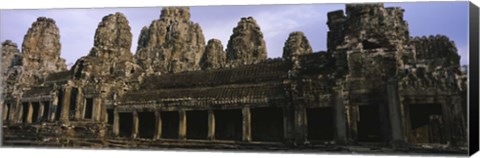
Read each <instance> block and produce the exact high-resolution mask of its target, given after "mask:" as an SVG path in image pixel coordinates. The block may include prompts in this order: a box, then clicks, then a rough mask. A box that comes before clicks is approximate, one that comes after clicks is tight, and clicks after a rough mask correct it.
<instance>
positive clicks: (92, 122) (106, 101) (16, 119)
mask: <svg viewBox="0 0 480 158" xmlns="http://www.w3.org/2000/svg"><path fill="white" fill-rule="evenodd" d="M403 13H404V10H403V9H401V8H397V7H391V8H385V7H384V6H383V4H347V5H346V8H345V11H344V10H338V11H332V12H329V13H328V15H326V16H327V17H328V22H327V25H328V28H329V31H328V41H327V47H328V49H327V50H326V51H319V52H313V51H312V48H311V46H310V43H309V41H308V39H307V38H306V36H305V35H304V34H303V33H302V32H292V33H290V36H289V37H288V39H286V41H285V46H284V48H283V56H282V57H281V58H275V59H271V58H268V57H267V51H266V43H265V41H264V40H263V34H262V32H261V29H260V26H259V25H258V24H257V23H256V21H255V19H254V18H253V17H245V18H241V19H240V21H239V22H238V25H237V26H236V27H235V28H234V29H233V33H232V35H231V36H230V40H229V41H228V43H227V44H226V48H224V47H223V44H222V43H221V42H220V40H218V39H209V40H208V41H206V40H205V38H204V36H203V33H202V29H201V27H200V26H199V24H198V23H195V22H192V21H191V20H190V11H189V8H185V7H167V8H163V9H162V12H161V15H160V18H159V19H156V20H153V21H152V23H151V24H150V25H149V26H145V27H144V28H143V29H142V30H141V34H140V36H139V40H138V47H137V49H136V50H137V51H136V53H132V52H131V51H130V50H131V45H132V33H131V29H130V26H129V22H128V20H127V19H126V17H125V16H124V15H123V14H122V13H115V14H110V15H107V16H105V17H104V18H103V19H101V22H100V23H99V24H98V28H97V30H96V32H95V36H94V45H93V46H92V48H91V50H90V52H89V53H86V55H85V56H84V57H81V58H80V59H78V60H77V61H76V63H75V64H74V65H73V66H72V68H70V69H68V68H67V66H66V64H65V60H64V59H62V58H61V57H60V49H61V43H60V33H59V32H60V29H59V28H58V27H57V26H56V24H55V21H54V20H53V19H50V18H45V17H40V18H38V19H37V21H36V22H34V23H33V24H32V26H31V27H30V29H29V30H28V32H27V34H26V35H25V37H24V41H23V44H22V49H21V51H19V49H18V45H17V44H15V43H13V42H11V41H9V40H7V41H4V42H3V43H2V65H1V66H2V67H1V71H2V77H3V79H2V84H3V85H4V88H3V92H2V95H3V97H2V98H3V99H2V100H1V101H2V102H1V104H2V108H3V109H2V119H3V126H2V130H3V145H6V146H53V147H93V148H172V147H174V148H214V149H261V150H264V149H265V150H268V149H281V150H296V149H306V150H307V149H308V150H318V151H357V150H358V151H360V147H362V146H363V147H365V146H366V147H369V148H367V149H369V150H380V151H382V152H384V151H399V152H417V151H418V152H458V153H466V147H467V146H468V141H467V140H468V139H467V138H468V137H467V121H466V113H467V112H466V111H467V108H466V105H467V103H466V91H467V90H466V87H467V83H468V81H467V78H466V75H465V74H464V73H463V72H462V71H461V70H460V63H459V60H460V56H459V55H458V53H457V49H456V46H455V44H454V43H453V42H452V41H451V40H449V38H448V37H446V36H443V35H436V36H429V37H411V36H409V30H408V24H407V22H406V21H405V20H404V19H403ZM319 18H321V17H319ZM65 53H68V52H65Z"/></svg>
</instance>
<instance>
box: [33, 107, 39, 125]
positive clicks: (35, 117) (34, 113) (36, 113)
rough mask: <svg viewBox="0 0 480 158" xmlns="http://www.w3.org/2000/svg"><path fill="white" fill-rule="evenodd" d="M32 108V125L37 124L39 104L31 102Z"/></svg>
mask: <svg viewBox="0 0 480 158" xmlns="http://www.w3.org/2000/svg"><path fill="white" fill-rule="evenodd" d="M32 108H33V112H32V123H35V122H38V114H39V110H40V103H38V102H33V103H32Z"/></svg>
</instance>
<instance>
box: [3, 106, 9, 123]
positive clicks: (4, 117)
mask: <svg viewBox="0 0 480 158" xmlns="http://www.w3.org/2000/svg"><path fill="white" fill-rule="evenodd" d="M2 111H3V113H2V119H3V122H4V123H5V122H6V120H7V119H8V118H7V115H8V114H7V112H8V111H9V107H8V106H7V104H4V105H3V109H2Z"/></svg>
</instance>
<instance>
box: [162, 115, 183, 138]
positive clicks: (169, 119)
mask: <svg viewBox="0 0 480 158" xmlns="http://www.w3.org/2000/svg"><path fill="white" fill-rule="evenodd" d="M160 117H161V118H162V138H172V139H175V138H178V127H179V126H178V125H179V123H180V120H179V119H180V116H179V114H178V111H163V112H161V113H160Z"/></svg>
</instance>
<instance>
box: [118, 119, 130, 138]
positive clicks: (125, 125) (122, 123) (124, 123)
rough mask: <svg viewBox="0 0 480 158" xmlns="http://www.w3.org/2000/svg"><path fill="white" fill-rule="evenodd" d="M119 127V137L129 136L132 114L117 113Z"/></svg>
mask: <svg viewBox="0 0 480 158" xmlns="http://www.w3.org/2000/svg"><path fill="white" fill-rule="evenodd" d="M118 116H119V129H120V133H119V136H120V137H127V138H129V137H131V136H132V129H133V114H132V113H119V114H118Z"/></svg>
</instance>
